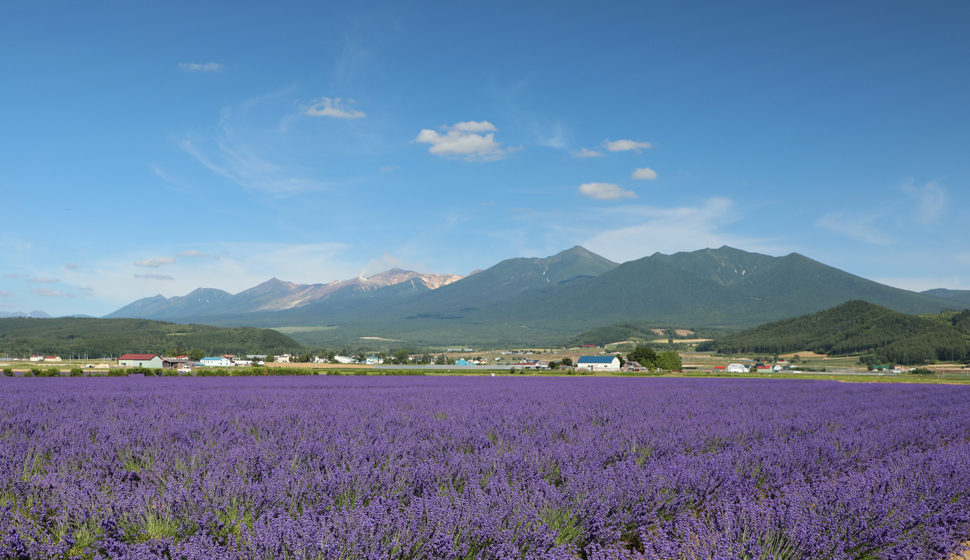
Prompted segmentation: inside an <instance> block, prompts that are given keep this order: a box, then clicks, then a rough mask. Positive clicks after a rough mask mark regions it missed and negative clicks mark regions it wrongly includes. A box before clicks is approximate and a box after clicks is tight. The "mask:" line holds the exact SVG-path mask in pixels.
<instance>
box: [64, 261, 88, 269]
mask: <svg viewBox="0 0 970 560" xmlns="http://www.w3.org/2000/svg"><path fill="white" fill-rule="evenodd" d="M64 268H67V269H69V270H80V269H82V268H84V267H83V266H81V265H79V264H77V263H72V262H69V263H67V264H65V265H64Z"/></svg>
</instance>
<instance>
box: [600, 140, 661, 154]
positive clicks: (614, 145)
mask: <svg viewBox="0 0 970 560" xmlns="http://www.w3.org/2000/svg"><path fill="white" fill-rule="evenodd" d="M603 146H605V147H606V149H607V150H609V151H611V152H629V151H634V152H636V153H638V154H639V153H640V151H641V150H649V149H650V148H652V147H653V144H651V143H650V142H637V141H636V140H614V141H612V142H610V141H609V140H603Z"/></svg>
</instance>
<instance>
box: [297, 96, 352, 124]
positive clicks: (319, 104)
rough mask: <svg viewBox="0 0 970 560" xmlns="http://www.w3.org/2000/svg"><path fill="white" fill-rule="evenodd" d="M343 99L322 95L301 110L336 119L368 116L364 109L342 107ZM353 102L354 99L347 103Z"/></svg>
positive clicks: (315, 115)
mask: <svg viewBox="0 0 970 560" xmlns="http://www.w3.org/2000/svg"><path fill="white" fill-rule="evenodd" d="M341 101H342V99H340V98H339V97H336V98H334V99H330V98H329V97H321V98H320V99H314V100H313V103H312V104H310V105H309V106H308V107H304V108H303V110H302V111H300V112H301V113H303V114H304V115H309V116H311V117H333V118H335V119H362V118H364V117H365V116H366V115H365V114H364V112H363V111H357V110H354V109H350V108H341V107H340V102H341ZM353 102H354V100H353V99H349V100H347V103H353Z"/></svg>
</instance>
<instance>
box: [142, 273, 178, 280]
mask: <svg viewBox="0 0 970 560" xmlns="http://www.w3.org/2000/svg"><path fill="white" fill-rule="evenodd" d="M135 278H143V279H145V280H175V278H172V277H171V276H169V275H167V274H152V273H151V272H149V273H148V274H136V275H135Z"/></svg>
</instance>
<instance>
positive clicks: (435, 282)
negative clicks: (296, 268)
mask: <svg viewBox="0 0 970 560" xmlns="http://www.w3.org/2000/svg"><path fill="white" fill-rule="evenodd" d="M461 279H462V276H458V275H457V274H421V273H419V272H414V271H411V270H401V269H400V268H392V269H391V270H387V271H384V272H381V273H379V274H375V275H373V276H369V277H366V278H365V277H359V278H352V279H350V280H335V281H333V282H330V283H328V284H294V283H292V282H284V281H283V280H279V279H278V278H271V279H269V280H267V281H266V282H263V283H262V284H259V285H258V286H254V287H252V288H249V289H248V290H244V291H242V292H239V293H238V294H235V295H232V294H230V293H228V292H224V291H222V290H215V289H211V288H199V289H197V290H194V291H192V292H191V293H189V294H188V295H185V296H176V297H171V298H166V297H164V296H161V295H157V296H154V297H150V298H143V299H140V300H138V301H135V302H133V303H131V304H129V305H126V306H125V307H122V308H121V309H119V310H118V311H115V312H114V313H112V314H110V315H107V316H106V317H107V318H122V317H124V318H136V319H165V320H178V319H187V318H191V317H199V316H218V315H234V314H238V313H253V312H273V311H282V310H285V309H293V308H296V307H302V306H304V305H309V304H311V303H319V302H323V301H327V300H331V299H333V300H341V299H348V298H355V297H362V296H367V295H376V293H377V292H378V291H380V290H383V289H386V288H390V287H392V286H399V285H400V286H401V287H402V288H403V287H405V286H403V285H405V284H407V286H406V287H407V289H406V290H399V291H400V292H401V293H402V294H404V293H407V294H411V293H414V292H421V291H430V290H436V289H438V288H440V287H442V286H447V285H448V284H451V283H453V282H456V281H458V280H461ZM388 295H389V296H390V297H392V298H393V297H394V294H388Z"/></svg>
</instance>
